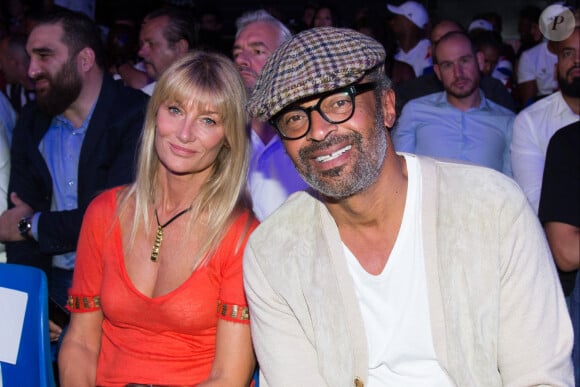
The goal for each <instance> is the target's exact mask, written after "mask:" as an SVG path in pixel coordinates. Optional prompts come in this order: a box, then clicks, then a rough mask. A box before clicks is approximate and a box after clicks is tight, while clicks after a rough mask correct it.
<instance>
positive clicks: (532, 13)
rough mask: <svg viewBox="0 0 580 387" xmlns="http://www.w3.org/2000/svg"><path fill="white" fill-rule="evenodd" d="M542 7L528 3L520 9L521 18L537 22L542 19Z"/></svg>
mask: <svg viewBox="0 0 580 387" xmlns="http://www.w3.org/2000/svg"><path fill="white" fill-rule="evenodd" d="M541 14H542V9H541V8H540V7H537V6H535V5H528V6H525V7H524V8H522V9H520V15H519V16H520V19H525V20H528V21H529V22H531V23H535V24H537V23H538V21H539V20H540V15H541Z"/></svg>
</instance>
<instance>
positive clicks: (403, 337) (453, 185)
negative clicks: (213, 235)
mask: <svg viewBox="0 0 580 387" xmlns="http://www.w3.org/2000/svg"><path fill="white" fill-rule="evenodd" d="M384 58H385V52H384V50H383V47H382V46H381V45H380V44H379V43H378V42H376V41H375V40H373V39H371V38H369V37H367V36H365V35H362V34H360V33H357V32H355V31H353V30H348V29H338V28H332V27H325V28H314V29H309V30H306V31H303V32H302V33H300V34H298V35H296V36H294V37H293V38H292V39H290V40H288V41H286V42H285V43H283V44H282V45H281V46H280V47H279V48H278V49H277V50H276V51H275V52H274V53H273V54H272V55H271V56H270V58H269V59H268V61H267V63H266V65H265V67H264V69H263V70H262V73H261V75H260V78H259V80H258V82H257V85H256V88H255V90H254V93H253V95H252V97H251V99H250V102H249V110H250V112H251V113H252V114H253V115H254V116H256V117H259V118H261V119H263V120H269V121H270V122H271V124H272V125H273V126H274V127H275V128H276V130H277V131H278V133H279V135H280V137H281V138H282V140H283V143H284V147H285V149H286V151H287V152H288V155H289V156H290V158H291V159H292V161H293V162H294V164H295V166H296V169H297V170H298V171H299V173H300V174H301V175H302V177H303V178H304V179H305V181H306V182H307V183H308V184H309V185H310V186H311V187H312V188H313V189H314V190H315V191H317V194H315V195H312V194H309V193H307V192H298V193H295V194H294V195H293V196H291V197H290V198H289V199H288V200H287V201H286V203H285V204H283V205H282V206H281V207H280V208H279V209H278V210H277V211H275V212H274V213H273V214H272V215H271V216H270V217H269V218H267V219H266V220H265V221H264V222H263V223H262V224H261V225H260V226H259V227H258V229H257V230H256V231H255V232H254V233H253V234H252V236H251V237H250V241H249V243H248V246H247V248H246V252H245V257H244V278H245V286H246V292H247V297H248V301H249V305H250V315H251V327H252V337H253V341H254V347H255V351H256V355H257V357H258V361H259V364H260V385H261V386H262V387H285V386H289V387H290V386H292V387H296V386H316V387H322V386H328V387H342V386H355V387H356V386H367V387H379V386H418V385H423V386H424V385H429V386H485V387H490V386H503V385H506V386H507V385H509V386H524V385H526V386H530V385H540V384H541V385H554V386H556V385H557V386H572V385H573V379H572V364H571V360H570V353H571V348H572V329H571V324H570V320H569V317H568V316H567V312H566V305H565V303H564V298H563V295H562V290H561V288H560V285H559V283H558V277H557V274H556V270H555V268H554V264H553V260H552V258H551V256H550V251H549V248H548V245H547V243H546V240H545V237H544V235H543V233H542V230H541V227H540V225H539V223H538V221H537V218H536V216H535V214H534V212H533V211H532V209H531V208H530V206H529V205H528V204H527V200H526V198H525V197H524V196H523V194H522V193H521V191H520V190H519V189H518V187H517V185H516V184H515V183H514V182H513V181H512V180H510V179H509V178H507V177H505V176H503V175H501V174H500V173H498V172H496V171H494V170H491V169H486V168H482V167H477V166H472V165H464V164H457V163H451V162H447V161H442V160H435V159H430V158H426V157H420V156H414V155H410V154H397V153H395V150H394V149H393V145H392V142H391V139H390V137H389V133H388V128H390V127H392V126H394V125H395V120H396V117H395V108H394V106H395V95H394V93H393V91H392V90H391V82H390V80H389V79H388V78H387V77H386V76H385V75H384V72H383V70H382V69H383V61H384Z"/></svg>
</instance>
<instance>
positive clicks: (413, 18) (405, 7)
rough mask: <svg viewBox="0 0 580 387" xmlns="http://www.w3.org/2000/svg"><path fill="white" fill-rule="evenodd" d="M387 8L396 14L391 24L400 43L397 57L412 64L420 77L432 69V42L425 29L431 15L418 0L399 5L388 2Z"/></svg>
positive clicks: (416, 74)
mask: <svg viewBox="0 0 580 387" xmlns="http://www.w3.org/2000/svg"><path fill="white" fill-rule="evenodd" d="M387 9H388V10H389V11H390V12H391V13H393V14H394V16H393V18H392V19H391V20H390V21H389V25H390V26H391V29H392V30H393V33H394V34H395V36H396V37H397V43H398V44H399V50H398V51H397V53H396V54H395V59H397V60H400V61H401V62H405V63H408V64H410V65H411V66H412V67H413V70H415V76H417V77H420V76H421V75H423V74H424V73H425V70H426V69H428V70H427V71H430V70H429V69H431V53H430V50H429V48H430V47H431V43H430V42H429V40H428V39H427V38H426V31H425V29H426V27H427V24H428V23H429V15H428V14H427V11H426V10H425V7H423V6H422V5H421V4H419V3H417V2H416V1H407V2H405V3H403V4H401V5H400V6H398V7H397V6H394V5H391V4H387Z"/></svg>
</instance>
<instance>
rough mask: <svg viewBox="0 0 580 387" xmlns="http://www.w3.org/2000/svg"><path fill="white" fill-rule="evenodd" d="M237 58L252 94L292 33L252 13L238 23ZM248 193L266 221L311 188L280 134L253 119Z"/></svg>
mask: <svg viewBox="0 0 580 387" xmlns="http://www.w3.org/2000/svg"><path fill="white" fill-rule="evenodd" d="M236 26H237V29H238V30H237V33H236V40H235V42H234V47H233V58H234V61H235V63H236V65H237V67H238V69H239V71H240V74H241V75H242V79H243V80H244V84H245V85H246V88H247V89H248V92H249V93H251V92H252V90H253V89H254V86H255V85H256V80H257V79H258V76H259V75H260V71H262V67H264V64H265V63H266V60H267V59H268V57H269V56H270V54H271V53H272V52H273V51H274V50H275V49H276V48H277V47H278V46H279V45H280V44H282V43H283V42H284V41H286V40H287V39H289V38H290V37H291V36H292V34H291V33H290V31H289V30H288V28H286V26H284V24H282V23H281V22H280V21H279V20H278V19H276V18H274V17H273V16H272V15H270V14H269V13H267V12H266V11H264V10H258V11H254V12H249V13H246V14H244V15H242V16H241V17H240V18H238V20H237V21H236ZM249 136H250V142H251V156H250V169H249V172H248V183H247V190H248V194H249V195H250V198H251V199H252V205H253V210H254V214H255V215H256V217H257V218H258V219H259V220H260V221H262V220H264V219H265V218H266V217H267V216H268V215H270V214H271V213H272V212H273V211H274V210H275V209H277V208H278V207H279V206H280V205H281V204H282V203H283V202H284V201H285V200H286V198H287V197H288V196H290V195H291V194H292V193H294V192H296V191H300V190H303V189H305V188H307V185H306V183H305V182H304V181H303V180H302V178H301V177H300V176H299V175H298V172H296V169H295V168H294V164H292V161H291V160H290V158H289V157H288V155H287V154H286V151H285V150H284V147H283V146H282V143H281V141H280V138H279V137H278V134H277V133H276V130H275V129H274V128H272V127H271V126H270V125H269V124H268V123H267V122H262V121H260V120H257V119H253V120H252V121H251V123H250V130H249Z"/></svg>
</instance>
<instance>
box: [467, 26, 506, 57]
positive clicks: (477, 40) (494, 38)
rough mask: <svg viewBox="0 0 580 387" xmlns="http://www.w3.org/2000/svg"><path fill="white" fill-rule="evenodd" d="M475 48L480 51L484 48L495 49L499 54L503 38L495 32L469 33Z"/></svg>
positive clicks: (479, 31) (478, 31) (480, 31)
mask: <svg viewBox="0 0 580 387" xmlns="http://www.w3.org/2000/svg"><path fill="white" fill-rule="evenodd" d="M469 36H470V37H471V41H472V42H473V46H474V47H475V49H476V50H478V51H480V50H481V48H482V47H486V46H487V47H493V48H495V49H496V50H498V51H499V52H501V49H502V41H501V37H500V36H498V34H497V33H496V32H495V31H485V30H474V31H472V32H470V33H469Z"/></svg>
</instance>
